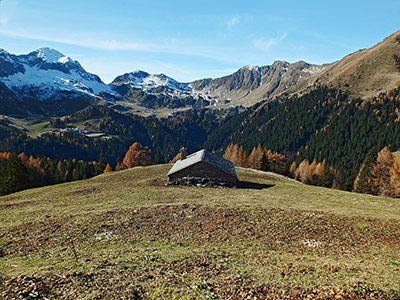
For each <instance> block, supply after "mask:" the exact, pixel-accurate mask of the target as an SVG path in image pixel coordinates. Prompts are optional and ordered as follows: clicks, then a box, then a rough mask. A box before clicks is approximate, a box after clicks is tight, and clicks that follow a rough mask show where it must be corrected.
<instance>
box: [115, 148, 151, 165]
mask: <svg viewBox="0 0 400 300" xmlns="http://www.w3.org/2000/svg"><path fill="white" fill-rule="evenodd" d="M150 154H151V150H150V149H149V148H148V147H143V146H142V145H141V144H140V143H139V142H134V143H133V144H132V145H131V146H130V147H129V149H128V151H127V152H126V154H125V157H124V159H123V160H122V164H123V165H124V166H125V167H126V168H133V167H137V166H148V165H151V164H152V160H151V155H150Z"/></svg>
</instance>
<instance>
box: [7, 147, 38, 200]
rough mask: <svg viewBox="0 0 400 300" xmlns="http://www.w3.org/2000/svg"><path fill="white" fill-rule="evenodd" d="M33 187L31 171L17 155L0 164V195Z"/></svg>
mask: <svg viewBox="0 0 400 300" xmlns="http://www.w3.org/2000/svg"><path fill="white" fill-rule="evenodd" d="M29 187H31V182H30V179H29V171H28V169H27V168H26V167H25V166H24V164H23V163H22V161H21V160H20V159H19V158H18V156H17V155H16V154H11V156H10V158H9V159H6V160H3V159H2V160H1V163H0V195H6V194H10V193H14V192H17V191H21V190H23V189H27V188H29Z"/></svg>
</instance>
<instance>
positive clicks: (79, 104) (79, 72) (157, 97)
mask: <svg viewBox="0 0 400 300" xmlns="http://www.w3.org/2000/svg"><path fill="white" fill-rule="evenodd" d="M320 71H321V67H320V66H316V65H310V64H307V63H305V62H297V63H294V64H289V63H287V62H280V61H278V62H275V63H274V64H272V65H271V66H262V67H259V66H245V67H242V68H240V69H239V70H238V71H236V72H235V73H233V74H231V75H228V76H225V77H221V78H216V79H202V80H197V81H194V82H191V83H182V82H178V81H177V80H175V79H173V78H171V77H168V76H166V75H164V74H158V75H152V74H149V73H147V72H144V71H135V72H132V73H126V74H124V75H121V76H118V77H116V78H115V80H114V81H113V82H112V83H110V84H105V83H103V82H102V81H101V79H100V78H99V77H98V76H97V75H95V74H91V73H89V72H87V71H85V70H84V69H83V67H82V66H81V65H80V64H79V62H78V61H75V60H73V59H71V58H70V57H68V56H66V55H64V54H62V53H60V52H58V51H57V50H55V49H51V48H41V49H38V50H36V51H33V52H31V53H29V54H26V55H13V54H10V53H8V52H7V51H5V50H2V49H0V83H2V84H3V85H1V86H0V92H1V90H4V93H3V94H4V95H14V96H13V99H17V100H19V101H20V107H22V108H23V110H22V111H26V113H27V114H29V115H37V114H39V115H42V114H43V115H54V114H63V113H65V114H66V113H67V112H70V111H74V110H76V109H81V108H83V107H85V106H87V105H90V103H93V102H99V101H102V100H107V101H111V102H117V101H119V100H124V101H125V102H130V103H134V104H137V105H138V106H136V107H138V109H139V110H140V109H141V108H140V107H143V108H144V109H146V108H163V107H167V108H171V109H175V108H180V107H204V106H209V105H215V106H219V107H220V105H221V106H222V107H224V106H225V105H232V106H237V105H244V106H250V105H252V104H254V103H256V102H258V101H260V100H262V99H266V98H269V97H270V96H273V95H278V94H280V93H282V92H284V91H286V90H287V89H289V88H291V87H294V86H296V85H297V84H299V83H300V82H302V81H304V80H307V79H308V78H310V77H311V76H313V75H314V74H316V73H319V72H320ZM5 89H7V90H8V91H6V90H5ZM7 99H11V98H10V97H8V96H7ZM0 100H1V99H0ZM1 101H2V102H4V103H6V102H5V101H6V100H5V98H4V99H3V100H1ZM1 101H0V102H1ZM38 101H39V102H40V101H41V102H42V103H41V104H38ZM9 102H10V100H7V105H8V106H10V105H9ZM125 102H120V103H121V104H122V105H124V103H125ZM0 104H1V103H0ZM74 106H75V107H74ZM134 106H135V105H134ZM127 107H128V108H127V109H130V108H131V107H132V105H131V104H128V105H127ZM10 108H11V107H10ZM22 108H21V109H22ZM61 108H62V109H61ZM1 113H2V112H1V109H0V114H1Z"/></svg>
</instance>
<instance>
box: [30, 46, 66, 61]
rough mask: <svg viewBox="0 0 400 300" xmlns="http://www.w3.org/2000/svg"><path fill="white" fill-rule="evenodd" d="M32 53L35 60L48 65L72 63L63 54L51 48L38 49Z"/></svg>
mask: <svg viewBox="0 0 400 300" xmlns="http://www.w3.org/2000/svg"><path fill="white" fill-rule="evenodd" d="M33 53H36V57H37V58H41V59H42V60H45V61H46V62H49V63H61V64H65V63H67V62H69V61H72V59H70V58H69V57H68V56H65V55H64V54H62V53H60V52H58V51H57V50H55V49H52V48H40V49H38V50H36V51H34V52H33Z"/></svg>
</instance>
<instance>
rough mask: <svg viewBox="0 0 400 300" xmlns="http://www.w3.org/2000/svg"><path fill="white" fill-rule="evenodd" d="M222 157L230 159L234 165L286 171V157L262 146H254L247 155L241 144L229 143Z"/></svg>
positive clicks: (280, 172)
mask: <svg viewBox="0 0 400 300" xmlns="http://www.w3.org/2000/svg"><path fill="white" fill-rule="evenodd" d="M224 158H225V159H227V160H229V161H231V162H232V163H233V164H234V165H235V166H236V167H243V168H252V169H259V170H264V171H272V172H275V173H279V174H285V173H286V157H285V156H284V155H282V154H279V153H273V152H272V151H271V150H268V149H266V148H263V147H262V146H261V145H258V146H257V147H254V148H253V150H252V151H251V152H250V154H249V156H247V155H246V151H245V150H244V148H243V147H242V146H239V145H236V144H231V145H229V146H228V147H227V148H226V149H225V153H224Z"/></svg>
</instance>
